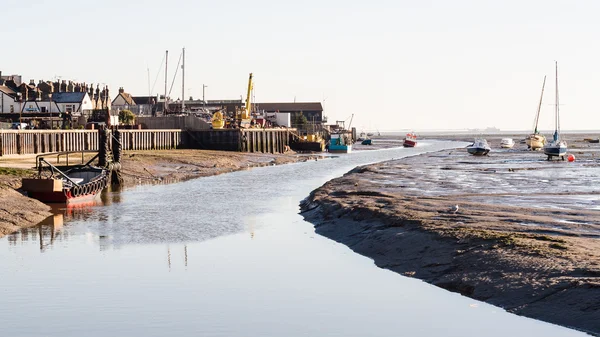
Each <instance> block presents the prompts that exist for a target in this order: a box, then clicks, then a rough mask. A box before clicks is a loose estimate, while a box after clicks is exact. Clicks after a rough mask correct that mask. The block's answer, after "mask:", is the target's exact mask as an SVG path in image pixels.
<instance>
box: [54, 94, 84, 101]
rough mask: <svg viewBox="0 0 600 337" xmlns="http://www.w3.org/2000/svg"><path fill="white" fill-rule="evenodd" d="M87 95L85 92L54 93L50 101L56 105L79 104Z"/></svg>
mask: <svg viewBox="0 0 600 337" xmlns="http://www.w3.org/2000/svg"><path fill="white" fill-rule="evenodd" d="M86 94H87V93H85V92H55V93H53V94H52V100H53V101H54V102H56V103H81V102H83V99H84V97H85V95H86Z"/></svg>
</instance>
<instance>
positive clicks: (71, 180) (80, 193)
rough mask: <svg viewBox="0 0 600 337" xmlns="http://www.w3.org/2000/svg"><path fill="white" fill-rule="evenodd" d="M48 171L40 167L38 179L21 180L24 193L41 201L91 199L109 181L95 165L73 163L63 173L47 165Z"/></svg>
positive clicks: (65, 201)
mask: <svg viewBox="0 0 600 337" xmlns="http://www.w3.org/2000/svg"><path fill="white" fill-rule="evenodd" d="M48 165H50V164H48ZM48 170H49V171H48ZM48 170H47V171H44V170H42V169H40V171H39V174H38V178H33V179H32V178H24V179H23V180H22V184H23V187H22V189H23V190H24V191H26V192H27V195H28V196H29V197H31V198H34V199H37V200H39V201H41V202H44V203H66V204H69V203H78V202H85V201H91V200H94V198H96V196H98V195H99V194H100V192H102V190H103V189H104V188H105V187H106V186H107V184H108V173H107V171H106V170H104V169H102V168H98V167H93V166H83V165H81V166H72V167H70V168H69V169H68V170H65V171H64V172H63V171H61V170H59V169H58V168H56V167H55V166H52V165H50V167H49V168H48Z"/></svg>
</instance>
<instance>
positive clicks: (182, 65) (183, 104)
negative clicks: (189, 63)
mask: <svg viewBox="0 0 600 337" xmlns="http://www.w3.org/2000/svg"><path fill="white" fill-rule="evenodd" d="M181 53H182V56H181V57H182V62H181V112H184V111H185V48H183V50H182V51H181Z"/></svg>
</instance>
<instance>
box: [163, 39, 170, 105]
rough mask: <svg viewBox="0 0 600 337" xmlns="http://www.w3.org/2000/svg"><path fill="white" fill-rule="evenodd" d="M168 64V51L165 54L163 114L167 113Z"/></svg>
mask: <svg viewBox="0 0 600 337" xmlns="http://www.w3.org/2000/svg"><path fill="white" fill-rule="evenodd" d="M168 64H169V51H168V50H167V51H166V52H165V100H164V104H165V105H164V108H163V113H166V112H167V65H168Z"/></svg>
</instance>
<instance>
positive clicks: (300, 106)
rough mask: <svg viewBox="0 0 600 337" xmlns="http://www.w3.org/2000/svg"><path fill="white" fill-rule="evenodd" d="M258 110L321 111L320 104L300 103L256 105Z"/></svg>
mask: <svg viewBox="0 0 600 337" xmlns="http://www.w3.org/2000/svg"><path fill="white" fill-rule="evenodd" d="M256 105H257V106H258V109H259V110H265V111H269V112H271V111H281V112H298V111H323V106H322V105H321V102H300V103H256Z"/></svg>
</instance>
